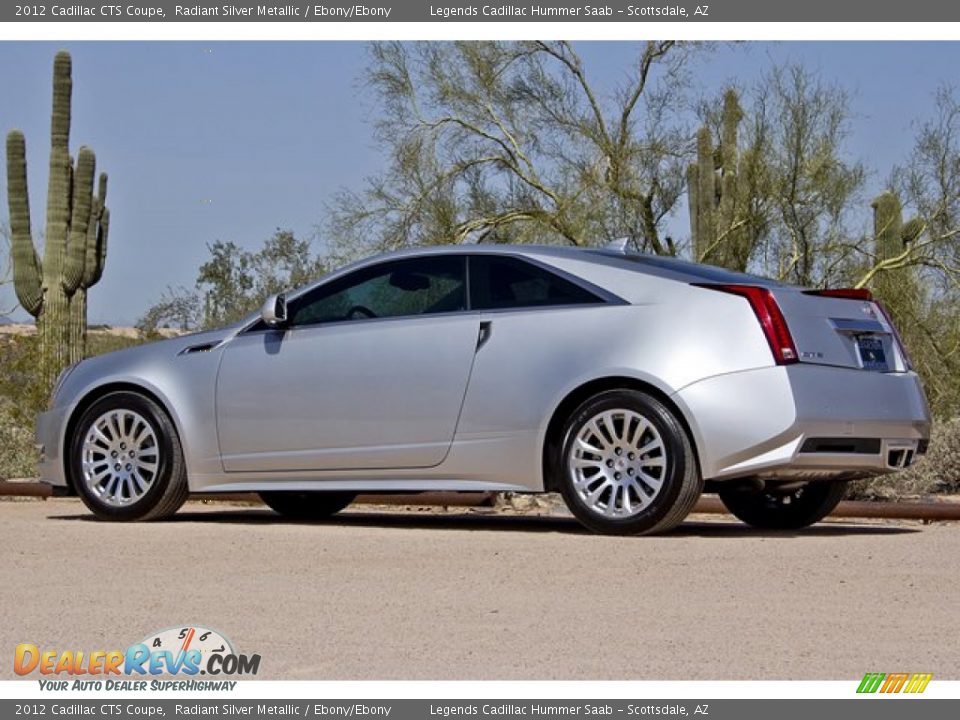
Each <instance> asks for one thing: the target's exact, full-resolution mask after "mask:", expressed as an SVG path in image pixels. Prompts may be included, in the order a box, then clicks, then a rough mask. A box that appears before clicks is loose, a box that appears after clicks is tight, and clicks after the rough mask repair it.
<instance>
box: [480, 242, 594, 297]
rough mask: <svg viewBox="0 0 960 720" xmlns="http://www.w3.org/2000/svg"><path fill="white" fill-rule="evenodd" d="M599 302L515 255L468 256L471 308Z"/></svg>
mask: <svg viewBox="0 0 960 720" xmlns="http://www.w3.org/2000/svg"><path fill="white" fill-rule="evenodd" d="M599 302H603V300H601V299H600V298H599V297H597V296H596V295H594V294H593V293H592V292H590V291H589V290H585V289H584V288H582V287H580V286H579V285H576V284H575V283H572V282H570V281H569V280H566V279H565V278H562V277H560V276H559V275H556V274H554V273H552V272H550V271H549V270H546V269H544V268H541V267H539V266H537V265H534V264H532V263H529V262H526V261H525V260H521V259H519V258H513V257H507V256H503V255H473V256H471V257H470V307H471V308H472V309H474V310H502V309H506V308H524V307H541V306H548V305H580V304H585V303H599Z"/></svg>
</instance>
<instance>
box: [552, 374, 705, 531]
mask: <svg viewBox="0 0 960 720" xmlns="http://www.w3.org/2000/svg"><path fill="white" fill-rule="evenodd" d="M611 411H612V413H613V415H612V416H610V417H613V418H614V420H613V422H614V424H616V422H617V419H616V418H619V422H620V426H619V427H620V428H621V429H620V430H619V433H620V435H621V436H623V437H626V436H628V435H630V434H632V431H631V430H630V429H629V428H626V429H624V428H623V423H624V422H627V420H626V418H627V413H636V414H637V415H638V416H641V417H642V418H643V419H645V420H646V421H647V422H648V423H649V424H650V425H651V426H652V427H653V428H654V429H655V430H656V432H657V433H658V434H659V439H660V441H661V448H660V449H658V450H657V452H658V453H659V455H660V456H662V457H663V458H665V467H663V469H662V470H660V471H657V472H660V473H661V477H659V478H658V479H659V481H660V487H659V490H658V491H657V492H656V493H655V495H654V496H653V498H652V499H650V500H647V503H648V504H646V505H645V506H643V507H642V509H641V510H639V511H633V512H634V513H635V514H632V515H630V516H628V517H608V516H605V515H604V514H602V513H601V511H600V510H598V509H596V508H595V507H591V505H590V504H588V502H587V500H588V498H584V497H582V496H581V492H587V491H588V490H589V491H590V492H594V491H595V488H596V487H599V486H600V485H603V484H605V482H613V481H612V473H613V472H614V468H610V469H609V473H610V477H607V476H606V475H603V474H604V473H607V472H608V471H607V470H604V469H603V468H602V467H600V466H599V465H598V466H597V468H596V471H597V473H598V474H596V475H593V476H592V477H589V478H586V479H584V478H580V485H579V487H580V489H579V490H578V477H577V471H576V469H575V468H574V467H572V466H571V461H572V458H573V455H572V453H573V452H574V444H575V443H576V442H577V436H578V434H580V433H582V432H583V431H585V429H586V428H587V424H588V423H590V422H591V420H592V419H594V418H597V417H598V416H599V415H600V414H601V413H606V412H611ZM618 413H619V415H618ZM632 422H634V423H635V424H634V425H632V426H630V427H632V428H638V427H639V421H638V420H634V421H632ZM562 437H563V443H562V444H561V446H560V453H559V457H556V458H554V462H553V463H552V466H553V467H554V468H555V469H556V470H555V472H557V473H559V477H558V478H556V480H557V482H556V485H557V486H558V487H559V488H560V492H561V494H562V495H563V499H564V501H565V502H566V504H567V507H568V508H570V511H571V512H572V513H573V514H574V516H575V517H576V518H577V520H579V521H580V522H581V523H582V524H583V525H584V526H586V527H587V528H589V529H590V530H593V531H594V532H597V533H602V534H607V535H646V534H651V533H660V532H665V531H667V530H670V529H672V528H674V527H676V526H677V525H679V524H680V523H681V522H683V520H684V518H686V517H687V515H689V514H690V511H691V510H692V509H693V506H694V504H696V502H697V498H699V497H700V493H701V491H702V490H703V479H702V478H701V477H700V471H699V468H698V466H697V460H696V456H695V454H694V451H693V445H692V444H691V442H690V438H689V437H688V436H687V433H686V430H685V429H684V427H683V425H681V424H680V422H679V420H678V419H677V418H676V417H675V416H674V414H673V412H672V411H671V410H670V409H669V408H667V407H666V406H665V405H664V404H663V403H662V402H660V401H659V400H657V399H656V398H654V397H652V396H650V395H647V394H646V393H643V392H639V391H637V390H609V391H606V392H602V393H599V394H597V395H595V396H593V397H591V398H590V399H588V400H587V401H585V402H584V403H583V404H581V405H580V407H578V408H577V409H576V410H575V411H574V412H573V414H572V415H571V417H570V419H569V420H568V421H567V423H566V425H565V426H564V430H563V435H562ZM610 437H612V436H608V437H607V440H610ZM643 437H647V438H650V437H652V436H649V435H644V436H643ZM639 441H640V438H638V442H639ZM617 442H618V441H617V440H616V439H614V440H612V441H611V445H613V444H617ZM626 449H629V448H627V447H624V448H621V450H626ZM581 452H582V451H581ZM594 455H596V458H600V457H601V456H600V455H599V454H594ZM641 457H647V456H646V455H644V456H641ZM631 458H633V456H632V455H631ZM590 462H593V463H596V462H598V460H596V459H591V460H590ZM601 462H602V463H603V464H604V465H606V462H607V461H601ZM618 462H619V461H618ZM624 462H626V461H624ZM636 462H639V460H636ZM585 472H586V471H585ZM623 472H624V474H625V473H626V472H628V470H626V469H624V471H623ZM629 472H630V475H631V476H633V475H634V473H633V472H632V471H629ZM602 475H603V477H601V476H602ZM620 477H621V475H620V474H617V478H618V481H617V482H619V478H620ZM635 479H637V480H640V477H639V476H637V477H636V478H635ZM624 482H630V481H629V480H625V481H624ZM591 483H593V485H591ZM585 487H586V488H587V490H585V489H584V488H585ZM607 487H608V490H605V491H603V492H604V493H608V495H607V499H606V505H607V506H608V507H609V506H610V504H611V503H613V505H614V507H615V508H616V507H617V506H618V505H619V506H621V507H623V506H624V505H625V503H626V502H631V501H632V500H634V499H637V500H638V497H637V495H636V492H639V491H640V490H639V489H638V490H636V491H632V490H629V489H623V488H621V489H620V490H619V491H614V490H613V489H612V488H613V486H612V485H609V484H608V485H607ZM634 487H639V486H634ZM643 487H644V488H645V490H644V491H645V495H646V493H647V492H648V491H649V492H653V491H652V489H651V488H650V487H649V486H646V485H643ZM610 492H613V493H614V494H613V495H609V493H610ZM617 492H619V493H620V495H619V496H618V495H617V494H616V493H617ZM602 498H603V495H602V494H601V496H600V498H599V499H598V502H603V499H602ZM625 498H628V499H627V500H625ZM638 504H639V505H642V503H639V502H638Z"/></svg>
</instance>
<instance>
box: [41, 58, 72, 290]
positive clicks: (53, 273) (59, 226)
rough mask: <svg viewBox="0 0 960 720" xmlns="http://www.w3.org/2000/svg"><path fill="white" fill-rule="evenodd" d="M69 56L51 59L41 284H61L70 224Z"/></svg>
mask: <svg viewBox="0 0 960 720" xmlns="http://www.w3.org/2000/svg"><path fill="white" fill-rule="evenodd" d="M72 88H73V82H72V80H71V79H70V55H69V54H68V53H66V52H63V51H61V52H58V53H57V56H56V58H54V62H53V111H52V113H51V116H50V174H49V177H48V179H47V230H46V237H45V238H44V248H43V270H44V286H45V287H46V288H47V289H49V288H51V287H54V286H55V284H60V285H61V286H62V284H63V271H64V264H65V262H66V249H67V230H68V227H69V224H70V200H71V195H72V189H71V181H72V174H73V167H72V163H71V161H70V148H69V144H70V95H71V92H72Z"/></svg>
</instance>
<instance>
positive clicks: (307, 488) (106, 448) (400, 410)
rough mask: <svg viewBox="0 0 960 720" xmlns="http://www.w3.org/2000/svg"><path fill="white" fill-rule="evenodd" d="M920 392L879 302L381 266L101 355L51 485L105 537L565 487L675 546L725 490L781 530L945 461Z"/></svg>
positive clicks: (586, 267)
mask: <svg viewBox="0 0 960 720" xmlns="http://www.w3.org/2000/svg"><path fill="white" fill-rule="evenodd" d="M929 432H930V417H929V413H928V410H927V405H926V400H925V398H924V394H923V390H922V388H921V385H920V382H919V381H918V378H917V375H916V373H915V372H914V371H913V369H912V368H911V366H910V360H909V358H908V357H907V355H906V353H905V352H904V349H903V347H902V346H901V343H900V341H899V338H898V335H897V332H896V330H895V329H894V327H893V326H892V324H891V323H890V320H889V318H888V317H887V316H886V314H885V313H884V310H883V308H882V307H881V306H880V305H879V304H878V303H876V302H874V301H873V300H872V299H871V297H870V295H869V293H868V292H866V291H863V290H826V291H823V290H807V289H803V288H799V287H793V286H788V285H783V284H778V283H776V282H772V281H770V280H765V279H761V278H757V277H754V276H751V275H744V274H739V273H734V272H730V271H727V270H722V269H719V268H715V267H710V266H705V265H697V264H693V263H688V262H684V261H681V260H675V259H666V258H661V257H653V256H647V255H640V254H632V253H628V252H624V251H621V250H617V249H606V248H605V249H574V248H557V247H531V246H504V245H495V246H452V247H442V248H429V249H417V250H409V251H403V252H398V253H393V254H389V255H383V256H380V257H376V258H372V259H369V260H364V261H361V262H359V263H355V264H353V265H351V266H349V267H346V268H344V269H342V270H340V271H338V272H335V273H333V274H331V275H329V276H327V277H325V278H323V279H322V280H320V281H319V282H318V283H316V284H314V285H311V286H309V287H307V288H304V289H301V290H298V291H296V292H292V293H290V294H288V295H279V296H275V297H272V298H269V299H268V300H267V301H266V303H265V304H264V306H263V309H262V311H261V313H260V314H259V315H256V316H254V317H249V318H247V319H245V320H244V321H242V322H240V323H238V324H236V325H233V326H231V327H228V328H224V329H222V330H216V331H210V332H203V333H200V334H196V335H190V336H186V337H178V338H175V339H172V340H165V341H162V342H158V343H154V344H150V345H144V346H140V347H135V348H131V349H128V350H124V351H121V352H116V353H112V354H109V355H104V356H101V357H96V358H91V359H89V360H84V361H83V362H81V363H79V364H77V365H74V366H73V367H71V368H69V369H68V370H66V371H65V372H64V373H63V375H62V376H61V378H60V380H59V382H58V384H57V387H56V390H55V391H54V396H53V400H52V405H51V409H50V411H49V412H46V413H44V414H43V415H41V416H40V418H39V421H38V431H37V433H38V441H39V444H40V446H41V447H40V449H41V456H42V459H41V468H42V475H43V477H44V480H45V481H46V482H48V483H50V484H52V485H53V486H54V489H55V490H57V491H58V492H60V493H65V494H68V493H76V494H79V495H80V497H81V498H82V499H83V501H84V502H85V503H86V504H87V506H88V507H89V508H90V510H91V511H92V512H93V513H94V514H95V515H96V516H97V517H99V518H102V519H105V520H148V519H156V518H162V517H165V516H168V515H170V514H172V513H174V512H175V511H176V510H177V509H178V508H179V507H180V506H181V504H182V503H183V502H184V500H185V499H186V497H187V495H188V493H189V492H197V491H203V492H206V493H212V492H242V491H255V492H257V493H259V494H260V495H261V497H262V498H263V500H264V501H265V502H266V503H267V504H268V505H269V506H270V507H271V508H273V509H274V510H276V511H277V512H279V513H281V514H284V515H288V516H291V517H296V518H323V517H327V516H329V515H331V514H333V513H336V512H337V511H339V510H341V509H343V508H344V507H346V506H347V505H348V504H349V503H350V501H351V500H352V499H353V498H354V497H355V496H356V494H357V493H360V492H363V493H377V492H391V493H396V492H422V491H430V490H446V491H465V492H469V491H517V492H543V491H547V492H549V491H558V492H560V493H562V495H563V498H564V499H565V501H566V503H567V505H568V506H569V508H570V510H571V511H572V512H573V514H574V515H575V516H576V517H577V518H578V519H579V520H580V521H581V522H582V523H583V524H584V525H586V526H587V527H588V528H590V529H592V530H594V531H597V532H602V533H633V534H637V533H652V532H661V531H664V530H667V529H669V528H672V527H674V526H676V525H677V524H679V523H680V522H681V521H682V520H683V519H684V517H686V515H687V514H688V513H689V512H690V510H691V508H692V507H693V505H694V503H695V502H696V500H697V498H698V497H699V496H700V494H701V492H703V491H704V490H706V491H708V492H716V493H719V495H720V497H721V498H722V500H723V502H724V503H725V505H726V507H727V508H729V510H730V511H731V512H732V513H733V514H734V515H736V516H737V517H738V518H740V519H741V520H743V521H745V522H747V523H749V524H751V525H753V526H756V527H762V528H799V527H803V526H806V525H809V524H811V523H814V522H817V521H818V520H820V519H821V518H823V517H824V516H825V515H827V514H828V513H829V512H830V511H831V510H832V509H833V508H834V507H835V506H836V504H837V503H838V502H839V501H840V499H841V497H842V496H843V493H844V488H845V484H846V481H848V480H851V479H854V478H861V477H865V476H870V475H876V474H880V473H887V472H893V471H897V470H900V469H902V468H905V467H907V466H909V465H910V464H911V463H912V462H913V461H914V460H915V459H916V458H917V456H918V455H920V454H922V453H923V452H925V450H926V447H927V439H928V437H929Z"/></svg>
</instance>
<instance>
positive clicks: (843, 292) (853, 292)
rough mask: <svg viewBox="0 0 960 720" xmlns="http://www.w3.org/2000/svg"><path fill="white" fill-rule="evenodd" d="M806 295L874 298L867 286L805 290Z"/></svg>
mask: <svg viewBox="0 0 960 720" xmlns="http://www.w3.org/2000/svg"><path fill="white" fill-rule="evenodd" d="M803 294H804V295H816V296H817V297H832V298H843V299H846V300H866V301H867V302H870V301H872V300H873V293H871V292H870V291H869V290H867V289H866V288H834V289H832V290H804V291H803Z"/></svg>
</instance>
